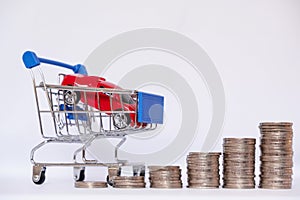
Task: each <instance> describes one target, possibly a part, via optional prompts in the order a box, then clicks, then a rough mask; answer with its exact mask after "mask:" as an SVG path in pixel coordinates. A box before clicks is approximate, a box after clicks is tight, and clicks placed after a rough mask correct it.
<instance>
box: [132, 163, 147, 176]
mask: <svg viewBox="0 0 300 200" xmlns="http://www.w3.org/2000/svg"><path fill="white" fill-rule="evenodd" d="M132 169H133V176H145V165H136V166H132Z"/></svg>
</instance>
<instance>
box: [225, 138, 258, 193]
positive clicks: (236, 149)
mask: <svg viewBox="0 0 300 200" xmlns="http://www.w3.org/2000/svg"><path fill="white" fill-rule="evenodd" d="M255 142H256V140H255V138H224V143H223V151H224V152H223V188H244V189H248V188H255V180H254V178H255V174H254V173H255Z"/></svg>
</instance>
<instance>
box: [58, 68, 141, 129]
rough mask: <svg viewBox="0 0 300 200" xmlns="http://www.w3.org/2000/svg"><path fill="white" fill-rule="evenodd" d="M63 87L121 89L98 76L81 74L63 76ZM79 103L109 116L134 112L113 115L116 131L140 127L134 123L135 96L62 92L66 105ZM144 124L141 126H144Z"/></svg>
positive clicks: (139, 124)
mask: <svg viewBox="0 0 300 200" xmlns="http://www.w3.org/2000/svg"><path fill="white" fill-rule="evenodd" d="M61 85H63V86H77V87H82V86H83V87H91V88H107V89H122V88H120V87H119V86H117V85H115V84H113V83H110V82H108V81H106V80H105V78H102V77H98V76H87V75H83V74H71V75H65V76H64V79H63V81H62V83H61ZM79 101H82V102H84V103H87V104H88V105H89V106H92V107H94V108H96V109H98V110H101V111H104V112H106V113H107V114H109V115H110V114H111V111H120V110H123V111H134V113H130V114H129V113H123V112H121V113H120V112H118V113H113V114H112V115H113V124H114V126H115V127H116V128H118V129H123V128H126V127H127V126H129V125H131V126H138V127H139V126H141V123H136V114H135V113H136V112H135V111H136V96H135V95H134V94H133V95H132V96H131V95H129V94H112V93H109V92H98V93H95V92H87V93H85V95H84V94H83V93H80V92H78V91H76V92H72V91H71V90H70V91H64V102H65V104H66V105H75V104H77V103H78V102H79ZM145 125H146V124H144V125H143V126H145Z"/></svg>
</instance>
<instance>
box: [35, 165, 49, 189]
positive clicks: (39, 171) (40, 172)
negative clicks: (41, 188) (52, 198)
mask: <svg viewBox="0 0 300 200" xmlns="http://www.w3.org/2000/svg"><path fill="white" fill-rule="evenodd" d="M45 173H46V167H44V166H40V165H34V166H33V174H32V181H33V182H34V183H35V184H37V185H41V184H43V183H44V182H45V180H46V175H45Z"/></svg>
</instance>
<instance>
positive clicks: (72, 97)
mask: <svg viewBox="0 0 300 200" xmlns="http://www.w3.org/2000/svg"><path fill="white" fill-rule="evenodd" d="M63 94H64V102H65V104H67V105H75V104H77V103H78V102H79V101H80V96H81V95H80V92H78V91H75V92H74V91H71V90H64V91H63Z"/></svg>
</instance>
